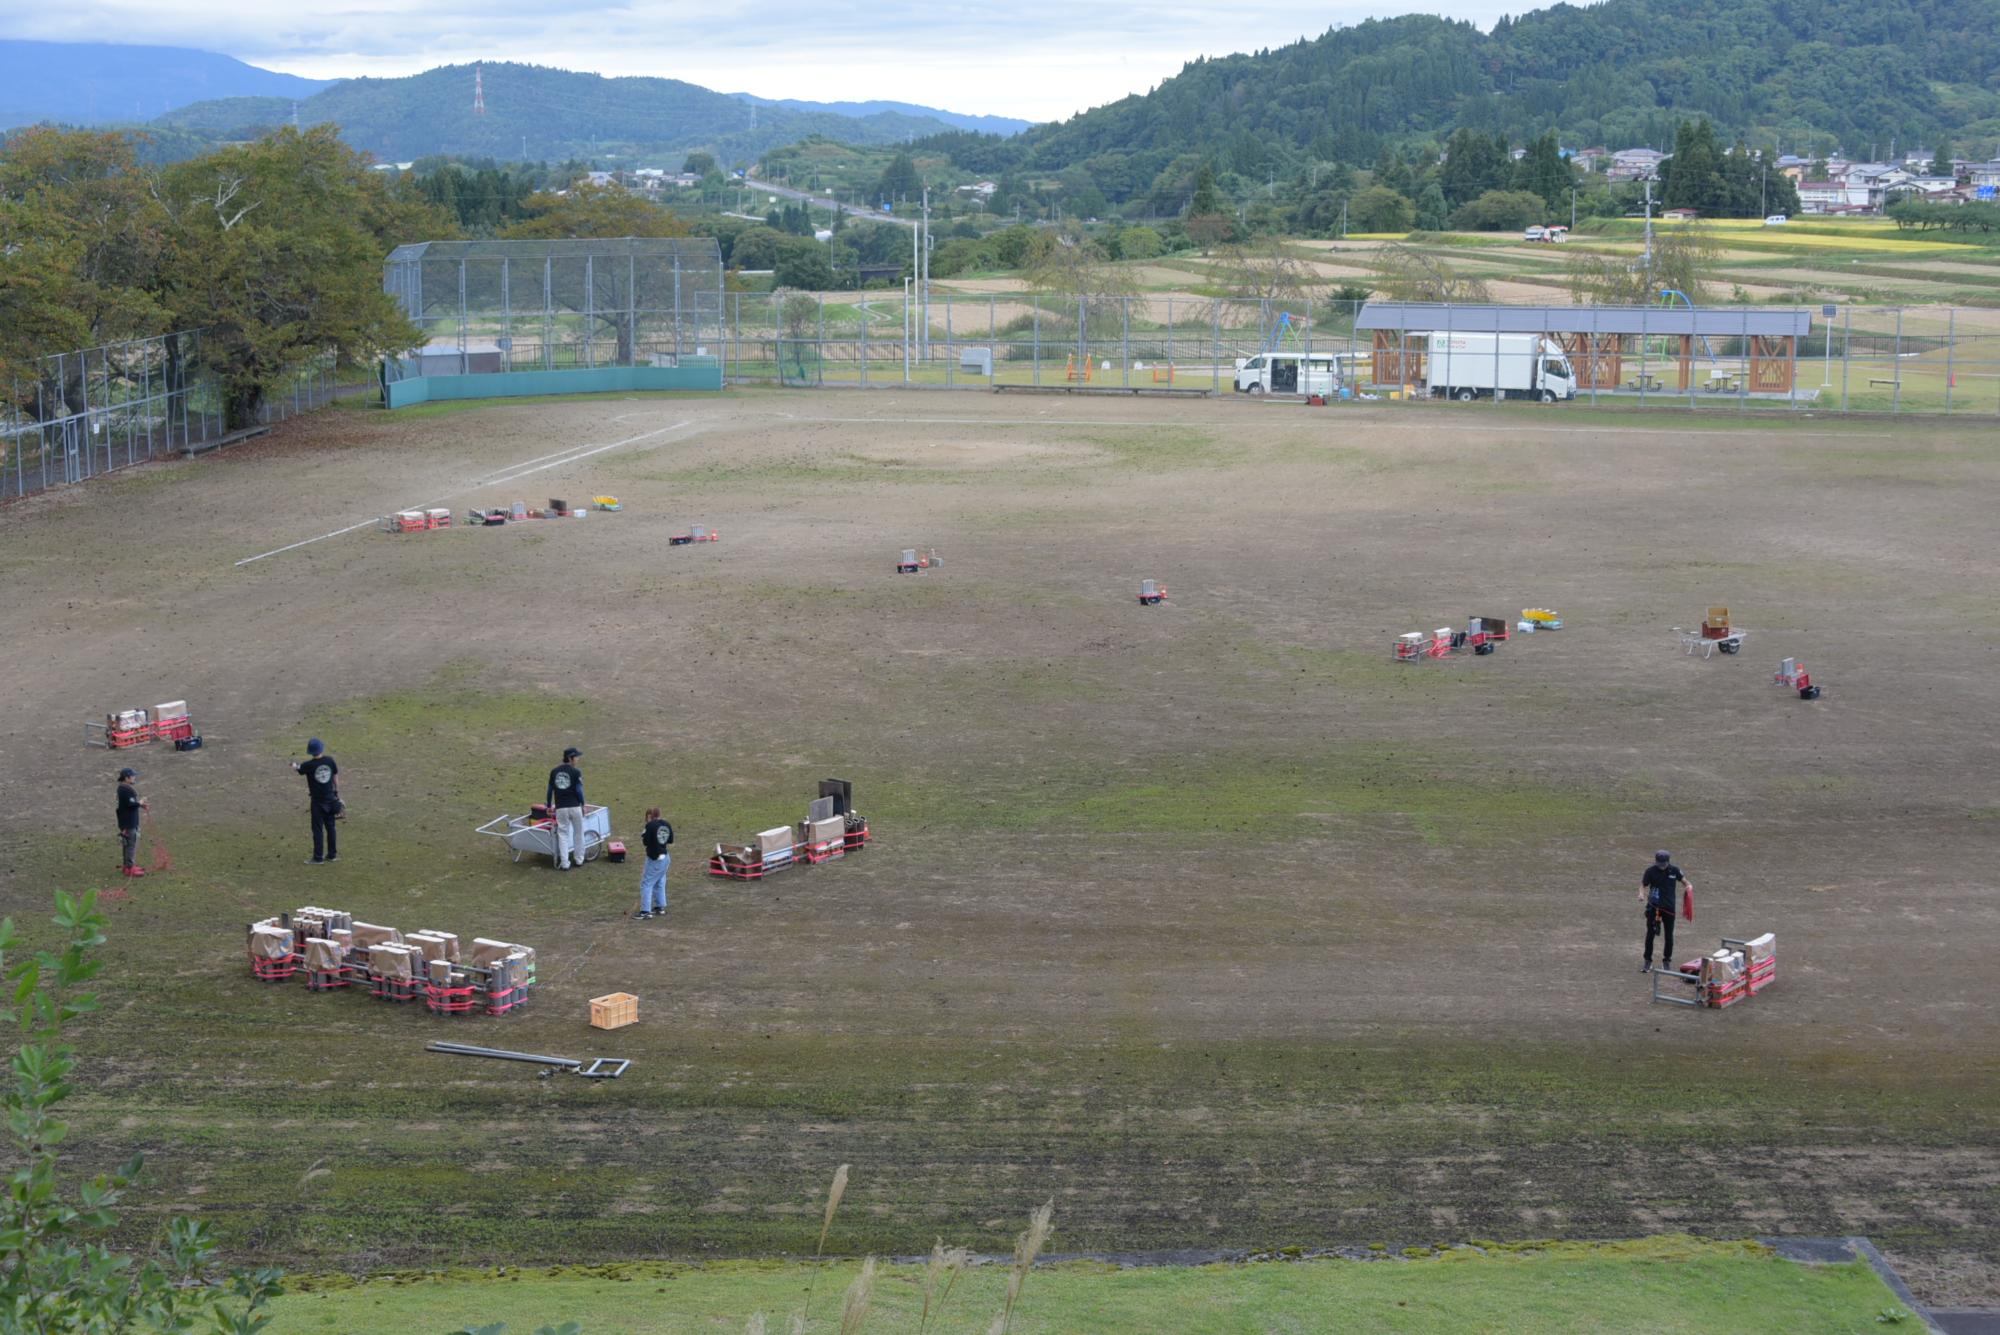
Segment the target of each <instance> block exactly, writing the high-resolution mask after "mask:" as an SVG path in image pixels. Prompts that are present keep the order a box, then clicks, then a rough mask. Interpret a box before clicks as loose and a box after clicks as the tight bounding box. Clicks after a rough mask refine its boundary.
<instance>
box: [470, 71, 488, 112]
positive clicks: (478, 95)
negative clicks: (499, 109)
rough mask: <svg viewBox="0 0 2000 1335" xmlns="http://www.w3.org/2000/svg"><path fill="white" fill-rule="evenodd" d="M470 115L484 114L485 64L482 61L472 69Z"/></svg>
mask: <svg viewBox="0 0 2000 1335" xmlns="http://www.w3.org/2000/svg"><path fill="white" fill-rule="evenodd" d="M472 114H473V115H475V116H484V115H485V114H486V62H485V61H483V60H482V61H480V62H479V63H478V64H477V65H474V66H473V67H472Z"/></svg>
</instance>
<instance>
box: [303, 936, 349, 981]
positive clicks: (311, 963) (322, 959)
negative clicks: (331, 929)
mask: <svg viewBox="0 0 2000 1335" xmlns="http://www.w3.org/2000/svg"><path fill="white" fill-rule="evenodd" d="M346 954H347V952H346V951H344V950H342V949H341V948H340V945H339V944H338V943H337V942H334V941H329V940H328V939H327V938H325V937H323V936H309V937H307V938H306V968H308V969H310V970H312V971H313V972H314V973H338V972H339V971H340V965H341V961H342V960H343V959H345V958H346Z"/></svg>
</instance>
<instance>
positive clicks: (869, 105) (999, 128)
mask: <svg viewBox="0 0 2000 1335" xmlns="http://www.w3.org/2000/svg"><path fill="white" fill-rule="evenodd" d="M730 96H731V97H740V98H742V99H743V100H744V101H745V102H754V103H756V104H757V105H758V106H760V107H789V108H790V109H791V110H793V111H825V112H831V113H832V114H834V115H836V116H849V117H854V118H860V117H864V116H875V115H880V114H881V113H883V112H897V113H900V114H902V115H905V116H919V117H922V116H928V117H930V118H931V119H932V120H939V121H943V122H944V123H945V124H946V125H949V126H951V127H952V128H953V129H954V130H972V131H974V132H975V133H978V134H997V135H1003V136H1004V135H1015V134H1019V133H1021V131H1023V130H1025V129H1027V128H1028V127H1029V126H1030V125H1033V124H1034V122H1033V121H1024V120H1018V119H1016V118H1015V117H1013V116H972V115H968V114H966V113H965V112H962V111H945V110H943V109H941V108H939V107H925V106H918V105H917V104H916V103H914V102H884V101H874V102H802V101H800V100H799V99H797V98H795V97H759V96H757V94H755V93H731V94H730Z"/></svg>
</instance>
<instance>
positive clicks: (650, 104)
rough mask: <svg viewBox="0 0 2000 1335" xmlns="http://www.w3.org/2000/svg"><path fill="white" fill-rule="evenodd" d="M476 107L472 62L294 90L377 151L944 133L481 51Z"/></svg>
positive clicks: (607, 154) (720, 152)
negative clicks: (484, 57)
mask: <svg viewBox="0 0 2000 1335" xmlns="http://www.w3.org/2000/svg"><path fill="white" fill-rule="evenodd" d="M482 68H483V74H482V78H483V81H484V86H485V94H486V111H485V114H484V115H475V114H473V105H472V94H473V78H474V72H473V66H471V65H445V66H440V67H439V68H437V69H431V70H425V71H424V72H423V73H422V74H412V75H409V76H406V77H403V78H396V79H348V80H345V81H343V82H341V83H338V84H335V85H333V86H332V87H330V88H328V89H326V90H325V91H323V92H319V93H316V94H314V95H313V96H312V97H310V98H307V99H305V100H304V101H302V102H301V103H300V104H299V106H298V120H299V124H301V125H318V124H321V123H323V122H328V121H331V122H333V123H334V124H336V125H338V126H340V131H341V137H342V138H343V139H345V140H346V141H347V142H348V143H349V144H351V145H353V146H354V147H355V148H358V149H362V150H364V151H366V152H369V153H373V154H374V155H375V156H376V157H378V158H380V159H383V160H384V161H408V160H410V159H413V158H420V157H424V156H427V155H430V154H439V153H443V154H452V155H456V156H460V157H493V158H499V159H503V160H517V159H527V160H530V161H560V160H567V159H570V158H595V159H599V160H603V161H620V160H634V159H641V158H644V159H649V161H647V162H646V163H644V164H642V165H654V166H667V165H672V166H678V165H679V164H678V163H670V162H668V161H667V159H669V158H671V157H672V156H673V155H675V154H678V153H683V152H685V151H687V150H689V149H694V148H705V149H708V150H710V151H712V152H714V153H715V154H716V155H717V156H718V157H719V158H721V159H723V160H724V161H735V160H739V159H740V160H743V161H746V162H747V161H753V160H755V158H756V157H757V155H758V154H759V153H761V152H763V151H764V150H765V149H767V148H773V147H776V146H778V145H781V144H789V143H794V142H796V141H798V140H800V139H804V138H806V137H807V136H809V135H814V134H821V135H826V136H828V137H835V138H840V139H845V140H848V141H850V142H853V143H860V144H890V143H898V142H901V141H904V140H908V139H915V138H921V137H923V136H925V135H932V134H937V133H941V132H945V131H948V130H949V129H950V128H951V127H950V126H948V125H946V124H945V123H944V122H943V121H941V120H936V119H933V118H931V117H920V116H910V115H905V114H903V113H900V112H893V111H884V112H878V113H875V114H873V115H869V116H861V117H852V116H842V115H837V114H834V113H832V112H824V111H797V110H793V109H792V108H789V107H782V106H772V107H763V106H752V105H751V104H750V103H748V102H745V101H743V100H742V99H741V98H737V97H732V96H730V95H729V94H727V93H718V92H714V91H712V90H710V89H707V88H702V87H700V86H698V85H696V84H691V83H684V82H682V81H681V80H679V79H653V78H638V77H624V78H605V77H604V76H603V75H599V74H580V73H576V72H573V71H570V70H558V69H549V68H546V67H544V66H540V65H521V64H515V63H512V62H507V61H487V62H485V64H484V65H483V67H482ZM291 118H292V107H291V104H290V103H289V102H285V103H282V104H281V103H280V102H278V101H275V100H273V99H270V98H225V99H221V100H218V101H214V102H197V103H195V104H194V105H192V106H187V107H182V108H180V109H178V110H175V111H172V112H169V113H168V114H167V115H165V116H163V117H160V118H159V122H158V123H160V124H163V125H169V126H175V127H179V128H185V129H191V130H197V131H200V132H203V133H206V134H212V135H221V136H224V137H229V136H232V135H235V134H239V133H245V134H247V133H250V132H253V131H255V130H258V129H262V128H267V127H269V126H272V125H275V124H281V123H289V122H290V120H291Z"/></svg>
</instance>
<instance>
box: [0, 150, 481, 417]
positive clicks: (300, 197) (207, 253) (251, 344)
mask: <svg viewBox="0 0 2000 1335" xmlns="http://www.w3.org/2000/svg"><path fill="white" fill-rule="evenodd" d="M0 224H4V225H0V239H4V244H0V392H5V393H9V394H12V393H13V392H14V388H13V387H15V386H16V385H18V386H20V387H21V390H22V393H21V395H20V398H21V402H20V403H18V404H17V405H16V406H18V407H21V408H25V409H27V410H29V411H31V412H34V413H35V414H36V415H37V416H40V417H43V418H48V417H53V416H59V415H61V414H62V413H64V412H67V411H69V410H70V409H69V406H68V405H67V404H66V389H67V387H65V386H63V385H61V384H54V383H50V382H48V381H47V380H45V379H42V378H40V377H39V376H38V362H37V359H38V358H39V357H41V356H43V355H45V354H48V353H51V352H57V351H65V350H69V349H75V348H86V347H94V346H99V345H102V344H106V343H114V342H118V341H121V340H126V339H133V338H139V337H144V336H149V335H153V334H160V333H165V332H168V331H171V330H177V329H196V328H198V329H202V330H205V331H206V332H205V334H204V336H203V338H202V340H201V344H200V348H201V352H200V356H201V357H202V359H203V361H204V362H205V363H206V365H207V369H209V370H210V371H212V372H213V373H214V374H215V376H216V378H217V380H218V381H219V383H220V384H221V385H222V387H223V393H224V398H225V403H226V410H227V415H228V418H229V420H230V421H231V422H232V423H234V424H241V423H244V422H247V421H249V420H250V419H251V418H252V417H254V415H255V414H256V412H257V409H258V407H259V405H260V404H261V403H262V400H263V396H264V392H265V387H266V386H267V385H269V384H272V383H274V382H275V380H276V379H277V378H278V377H279V376H280V375H281V374H282V373H284V372H285V371H286V370H288V368H290V367H292V366H294V365H296V364H297V363H298V362H300V361H301V360H303V359H306V358H308V357H311V356H317V355H323V354H326V353H329V352H330V353H333V354H335V355H337V356H338V357H339V358H341V359H342V360H343V361H344V362H348V363H352V362H359V361H365V360H369V359H372V358H374V357H376V356H379V355H381V354H383V353H385V352H390V351H395V350H399V349H402V348H407V347H409V346H410V345H411V344H412V343H413V342H414V341H415V339H416V336H417V335H416V330H415V329H414V328H413V327H412V326H411V325H410V323H409V322H408V321H407V320H405V319H404V318H403V317H402V315H401V314H400V313H399V312H398V311H397V309H396V306H395V304H394V303H393V302H392V301H391V300H390V299H389V298H388V297H387V296H386V295H384V293H383V292H382V257H383V255H384V253H385V252H386V251H387V250H388V248H389V247H391V246H393V245H395V244H397V243H399V242H401V241H405V240H411V239H417V238H420V237H422V236H424V235H427V234H436V233H437V232H438V231H439V230H440V229H445V230H447V231H448V230H450V229H451V228H452V227H453V223H452V221H451V220H450V219H449V218H447V217H443V216H441V215H440V214H439V211H438V210H437V209H436V207H435V206H433V205H431V204H429V203H426V202H425V201H423V200H422V199H420V198H416V197H414V196H411V195H408V194H405V193H402V192H398V191H396V190H392V189H391V188H390V186H389V183H387V182H385V181H383V180H382V179H381V177H380V174H379V173H376V172H372V171H370V170H369V167H368V163H367V160H366V159H364V158H362V157H361V156H359V155H357V154H356V153H354V152H353V151H352V150H351V149H349V148H348V147H347V146H346V145H344V144H342V143H341V142H340V140H339V139H338V138H337V137H336V136H335V134H334V132H333V130H332V127H321V128H318V129H313V130H308V131H305V132H303V133H300V132H298V131H295V130H282V131H279V132H277V133H274V134H271V135H269V136H267V137H265V138H263V139H260V140H257V141H255V142H252V143H248V144H241V145H234V146H231V147H227V148H223V149H219V150H217V151H215V152H213V153H208V154H205V155H203V156H201V157H197V158H191V159H188V160H186V161H183V162H178V163H173V164H170V165H159V166H155V165H147V164H143V163H141V162H140V161H139V160H138V158H137V156H136V155H135V153H134V151H133V146H132V144H131V142H130V141H129V140H128V139H126V138H125V137H123V136H121V135H117V134H99V133H93V132H87V131H64V130H55V129H46V128H44V129H35V130H30V131H26V132H23V133H21V134H18V135H15V136H13V137H12V138H11V139H9V140H8V142H7V144H6V146H5V148H4V150H0Z"/></svg>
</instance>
